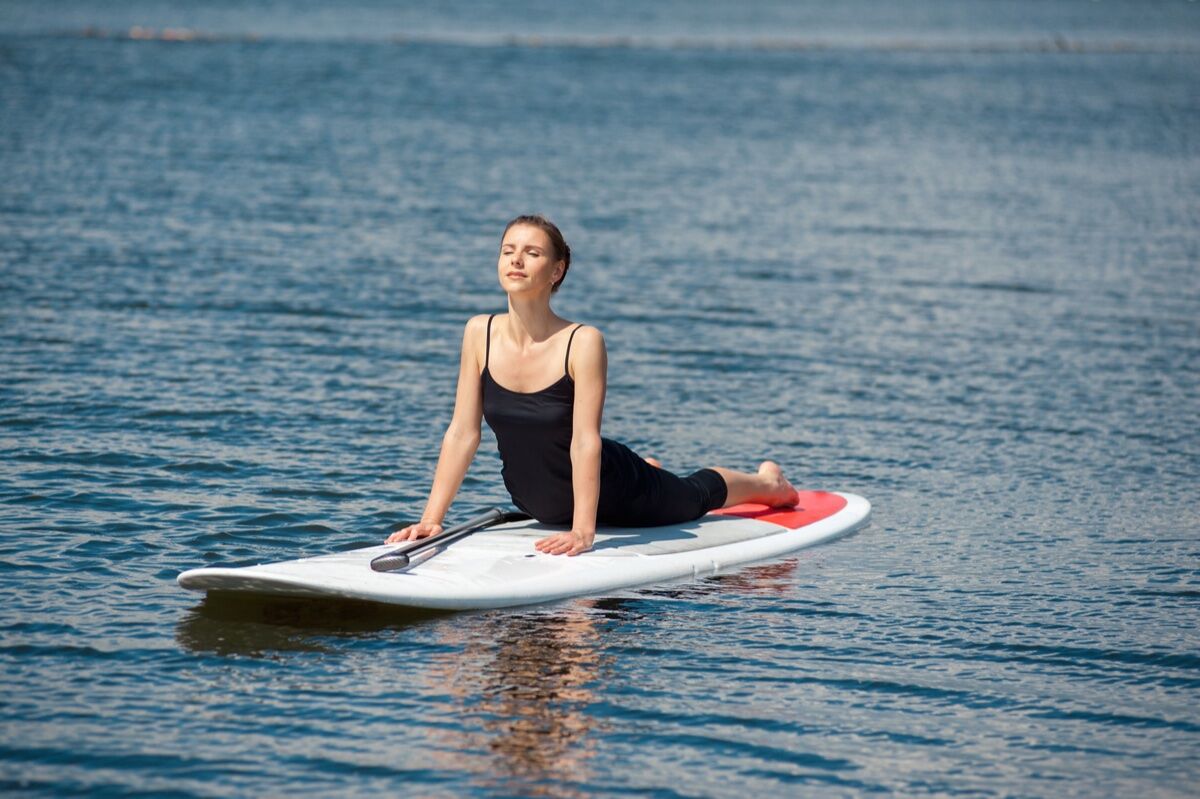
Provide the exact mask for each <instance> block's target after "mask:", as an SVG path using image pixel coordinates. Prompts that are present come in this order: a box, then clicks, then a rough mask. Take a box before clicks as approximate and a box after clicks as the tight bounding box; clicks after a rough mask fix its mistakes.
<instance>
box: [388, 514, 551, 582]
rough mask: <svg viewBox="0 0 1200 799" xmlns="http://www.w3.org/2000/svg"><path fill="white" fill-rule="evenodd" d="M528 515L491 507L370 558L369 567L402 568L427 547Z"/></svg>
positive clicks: (442, 543)
mask: <svg viewBox="0 0 1200 799" xmlns="http://www.w3.org/2000/svg"><path fill="white" fill-rule="evenodd" d="M528 518H529V516H528V515H526V514H524V513H516V512H513V511H503V510H500V508H492V509H490V510H488V511H487V512H486V513H481V514H479V515H478V516H475V517H474V518H471V519H467V520H466V521H465V522H462V523H461V524H456V525H454V526H453V527H451V528H449V529H446V530H443V531H442V532H440V533H438V534H437V535H434V536H430V537H429V538H423V539H421V540H419V541H414V542H413V543H412V544H409V545H407V546H403V547H400V548H399V549H396V550H393V551H391V552H387V553H384V554H383V555H380V556H378V557H376V558H372V560H371V568H372V569H373V570H374V571H377V572H390V571H396V570H397V569H403V568H404V567H406V566H408V564H409V563H410V562H411V561H412V557H413V555H417V554H419V553H421V552H424V551H425V550H427V549H433V548H435V547H440V546H443V545H445V544H449V543H450V542H452V541H457V540H458V539H460V538H465V537H467V536H468V535H470V534H471V533H475V532H478V531H479V530H482V529H483V528H485V527H491V526H492V525H494V524H501V523H503V522H512V521H517V520H520V519H528Z"/></svg>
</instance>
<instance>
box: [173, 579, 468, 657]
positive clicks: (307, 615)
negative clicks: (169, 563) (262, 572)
mask: <svg viewBox="0 0 1200 799" xmlns="http://www.w3.org/2000/svg"><path fill="white" fill-rule="evenodd" d="M446 615H447V613H446V611H434V610H423V609H421V608H402V607H397V606H392V605H382V604H379V603H375V602H356V601H350V600H341V599H329V600H324V599H288V598H280V597H266V596H263V597H259V596H253V595H246V594H219V593H213V594H209V595H207V596H206V597H205V599H204V600H203V601H202V602H201V603H200V604H199V605H197V606H196V607H195V608H193V609H192V610H191V611H189V612H188V614H187V615H186V616H184V617H183V619H182V620H181V621H180V622H179V624H177V625H176V627H175V640H176V641H177V642H178V643H179V645H180V646H182V647H183V648H184V649H187V650H188V651H190V652H196V653H207V654H216V655H250V656H252V657H261V656H264V655H266V654H267V653H271V652H327V651H330V648H329V646H328V644H327V643H323V641H324V640H325V638H326V637H327V636H328V635H329V634H330V633H356V632H357V633H372V632H378V631H380V630H386V629H390V628H401V627H405V626H408V625H412V624H419V623H422V622H426V621H429V620H431V619H436V618H439V617H443V616H446Z"/></svg>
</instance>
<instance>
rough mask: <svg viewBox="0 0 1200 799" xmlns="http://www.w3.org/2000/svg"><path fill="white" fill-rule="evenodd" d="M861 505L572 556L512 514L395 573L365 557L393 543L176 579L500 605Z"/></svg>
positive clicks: (625, 577)
mask: <svg viewBox="0 0 1200 799" xmlns="http://www.w3.org/2000/svg"><path fill="white" fill-rule="evenodd" d="M870 515H871V505H870V503H869V502H867V501H866V500H865V499H863V498H862V497H860V496H857V495H855V494H842V493H832V492H824V491H802V492H800V502H799V503H798V504H797V505H796V507H795V508H788V509H780V508H767V507H765V506H763V505H738V506H736V507H732V508H723V509H722V510H720V511H715V512H713V513H710V514H708V515H707V516H703V517H701V518H699V519H696V520H695V521H691V522H686V523H684V524H680V525H672V526H668V527H639V528H622V527H600V528H599V529H597V531H596V541H595V544H594V545H593V547H592V549H591V550H590V551H588V552H585V553H583V554H581V555H576V556H575V557H566V556H564V555H544V554H542V553H541V552H538V551H537V550H536V549H534V546H533V545H534V542H536V541H537V540H538V539H539V538H544V537H545V536H547V535H549V534H550V533H552V532H554V531H556V530H561V529H562V528H552V527H548V526H546V525H543V524H540V523H538V522H535V521H519V522H509V523H507V524H501V525H497V526H495V527H489V528H487V529H485V530H481V531H480V532H477V533H474V534H472V535H469V536H467V537H466V538H463V539H460V540H458V541H455V542H452V543H450V544H448V545H446V546H445V547H444V548H442V549H440V550H433V551H432V552H431V553H430V554H429V555H428V556H420V555H418V556H416V557H415V558H414V565H412V566H411V567H409V568H408V569H406V570H404V571H400V572H376V571H372V570H371V567H370V562H371V559H372V558H374V557H376V556H378V555H382V554H384V553H385V552H390V551H392V550H394V549H396V545H394V544H390V545H381V546H377V547H367V548H365V549H355V550H351V551H348V552H339V553H336V554H332V555H321V556H319V557H315V558H303V559H301V560H287V561H282V562H279V563H265V564H262V565H259V566H244V567H240V568H204V569H191V570H190V571H185V572H183V573H182V574H180V575H179V577H178V581H179V584H180V585H181V586H183V587H184V588H187V589H190V590H193V591H215V592H233V593H249V594H258V595H268V596H285V597H313V598H325V599H334V598H340V599H358V600H366V601H369V602H383V603H386V604H390V605H406V606H410V607H421V608H443V609H450V610H470V609H478V608H500V607H509V606H513V605H529V604H536V603H540V602H550V601H553V600H557V599H565V598H567V597H575V596H585V595H590V594H602V593H605V592H608V591H614V590H618V589H622V588H632V587H635V586H640V585H648V584H651V583H657V582H664V581H668V580H678V579H681V578H691V577H698V576H701V575H707V574H714V573H716V572H718V571H724V570H727V569H730V568H731V567H734V566H738V565H740V564H743V563H750V562H753V561H759V560H765V559H767V558H774V557H778V556H779V555H783V554H786V553H788V552H794V551H796V550H798V549H803V548H805V547H810V546H813V545H815V544H820V543H823V542H825V541H829V540H831V539H833V538H837V537H838V536H841V535H845V534H847V533H850V532H852V531H854V530H857V529H859V528H861V527H863V526H865V525H866V524H867V521H868V520H869V518H870Z"/></svg>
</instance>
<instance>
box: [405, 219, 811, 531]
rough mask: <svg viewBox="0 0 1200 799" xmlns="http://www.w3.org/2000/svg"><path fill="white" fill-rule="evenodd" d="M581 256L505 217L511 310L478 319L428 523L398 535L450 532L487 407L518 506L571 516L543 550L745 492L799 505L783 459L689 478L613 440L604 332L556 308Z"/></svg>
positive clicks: (541, 230)
mask: <svg viewBox="0 0 1200 799" xmlns="http://www.w3.org/2000/svg"><path fill="white" fill-rule="evenodd" d="M570 266H571V249H570V247H568V246H567V243H566V242H565V241H564V240H563V237H562V233H560V232H559V230H558V228H557V227H555V225H554V224H553V223H551V222H550V221H549V220H547V219H545V218H543V217H541V216H519V217H517V218H516V219H514V220H513V221H511V222H509V223H508V226H507V227H505V229H504V236H503V238H502V240H501V244H500V259H499V263H498V264H497V270H498V272H499V277H500V285H501V287H503V288H504V291H505V292H506V293H507V294H508V313H507V314H502V315H496V314H492V315H491V316H487V315H479V316H475V317H473V318H472V319H470V320H469V321H468V322H467V325H466V329H465V331H464V332H463V344H462V360H461V363H460V366H459V372H458V393H457V396H456V397H455V402H454V416H453V418H452V419H451V420H450V426H449V427H448V429H447V430H446V434H445V436H444V437H443V439H442V451H441V455H440V457H439V458H438V464H437V470H436V472H435V473H434V478H433V488H432V489H431V490H430V492H429V500H428V501H427V502H426V504H425V511H424V512H423V513H422V514H421V521H419V522H417V523H416V524H411V525H409V526H408V527H405V528H404V529H403V530H400V531H399V532H396V533H393V534H392V535H391V536H390V537H389V538H388V539H387V542H388V543H389V544H390V543H395V542H399V541H409V540H413V539H417V538H425V537H426V536H431V535H436V534H438V533H440V532H441V531H442V519H443V518H444V517H445V515H446V511H447V510H448V509H449V507H450V503H451V501H452V500H453V499H454V495H455V494H456V493H458V488H459V486H460V485H461V484H462V480H463V477H464V476H465V475H466V473H467V469H468V468H469V467H470V465H471V461H472V460H473V459H474V457H475V451H476V450H477V449H478V447H479V440H480V419H481V417H482V418H486V419H487V422H488V426H489V427H491V428H492V430H493V431H494V432H495V434H496V444H497V446H498V448H499V450H500V459H501V461H502V462H503V464H504V466H503V469H502V472H501V473H502V474H503V476H504V485H505V487H506V488H507V489H508V492H509V494H511V495H512V499H513V504H515V505H516V506H517V507H518V508H520V509H521V510H522V511H524V512H525V513H528V514H529V515H531V516H533V517H534V518H535V519H537V520H538V521H540V522H543V523H545V524H551V525H562V526H568V525H569V526H570V529H569V530H566V531H564V532H560V533H556V534H554V535H550V536H547V537H546V538H543V539H541V540H539V541H538V542H537V544H536V546H537V549H538V550H539V551H541V552H545V553H549V554H552V555H564V554H565V555H578V554H579V553H580V552H585V551H587V550H588V549H590V548H591V546H592V541H593V539H594V538H595V536H596V524H597V523H601V524H611V525H618V526H627V527H635V526H636V527H640V526H654V525H665V524H675V523H679V522H684V521H689V520H691V519H697V518H699V517H700V516H703V515H704V514H705V513H707V512H709V511H711V510H715V509H717V508H722V507H726V506H728V505H736V504H738V503H742V502H759V503H762V504H765V505H794V504H795V502H796V500H797V495H796V491H795V489H793V488H792V486H791V484H790V483H788V481H787V480H786V479H784V476H783V473H782V472H781V471H780V469H779V466H778V465H777V464H775V463H774V462H772V461H763V463H762V464H761V465H760V466H759V467H758V472H757V473H755V474H750V473H747V472H738V471H734V470H733V469H726V468H723V467H719V466H714V467H711V468H708V469H701V470H700V471H698V472H695V473H693V474H691V475H689V476H688V477H678V476H676V475H674V474H672V473H670V472H668V471H666V470H664V469H662V468H661V465H660V464H659V463H658V461H656V460H654V459H653V458H644V459H643V458H641V457H639V456H638V455H636V454H635V453H634V452H633V451H632V450H630V449H629V448H628V447H626V446H625V445H624V444H621V443H619V442H617V441H613V440H611V439H607V438H601V436H600V417H601V412H602V410H603V407H604V392H605V381H606V374H607V356H606V354H605V349H604V337H603V336H602V335H601V334H600V331H599V330H597V329H596V328H594V327H590V326H585V325H582V324H574V323H572V322H569V321H568V320H566V319H563V318H562V317H560V316H558V315H557V314H555V313H554V311H552V310H551V309H550V296H551V295H552V294H553V293H554V292H556V291H558V289H559V286H561V285H562V282H563V279H564V278H565V277H566V275H567V270H568V269H569V268H570Z"/></svg>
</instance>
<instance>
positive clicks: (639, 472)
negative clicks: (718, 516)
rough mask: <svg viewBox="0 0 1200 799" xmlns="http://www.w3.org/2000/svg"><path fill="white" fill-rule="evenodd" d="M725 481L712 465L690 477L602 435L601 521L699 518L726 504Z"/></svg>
mask: <svg viewBox="0 0 1200 799" xmlns="http://www.w3.org/2000/svg"><path fill="white" fill-rule="evenodd" d="M727 496H728V487H727V486H726V485H725V479H724V478H723V477H721V475H719V474H718V473H717V472H715V471H713V470H712V469H700V470H699V471H696V472H692V473H691V474H689V475H688V476H687V477H680V476H679V475H677V474H673V473H671V472H668V471H667V470H666V469H660V468H658V467H655V466H651V465H650V464H648V463H646V461H645V460H644V459H643V458H642V457H641V456H640V455H638V454H637V453H636V452H634V451H633V450H631V449H630V448H629V447H627V446H625V445H624V444H622V443H621V442H619V441H613V440H612V439H608V438H606V439H603V441H602V449H601V458H600V503H599V507H598V508H597V511H596V522H597V523H598V524H610V525H614V526H617V527H656V526H659V525H668V524H679V523H680V522H688V521H692V520H693V519H698V518H700V517H701V516H703V515H704V514H706V513H708V512H709V511H711V510H716V509H717V508H720V507H723V506H724V505H725V499H726V497H727Z"/></svg>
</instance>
